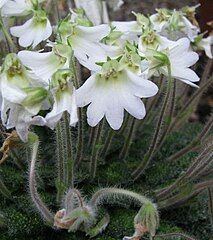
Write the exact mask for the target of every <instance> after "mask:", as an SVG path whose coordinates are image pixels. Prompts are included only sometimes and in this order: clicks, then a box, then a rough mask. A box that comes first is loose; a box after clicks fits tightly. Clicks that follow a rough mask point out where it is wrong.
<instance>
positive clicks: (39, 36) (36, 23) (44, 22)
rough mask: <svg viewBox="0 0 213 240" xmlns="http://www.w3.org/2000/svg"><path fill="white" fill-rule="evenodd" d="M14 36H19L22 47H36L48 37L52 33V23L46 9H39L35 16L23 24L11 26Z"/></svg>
mask: <svg viewBox="0 0 213 240" xmlns="http://www.w3.org/2000/svg"><path fill="white" fill-rule="evenodd" d="M10 32H11V34H12V35H13V36H15V37H18V38H19V44H20V45H21V46H22V47H29V46H31V45H32V47H33V48H35V47H36V46H37V45H38V44H39V43H40V42H42V41H44V40H46V39H48V38H49V37H50V35H51V34H52V27H51V24H50V22H49V20H48V18H47V17H46V13H45V12H44V11H38V12H36V14H35V15H34V17H33V18H31V19H29V20H28V21H27V22H25V23H24V24H23V25H22V26H15V27H11V28H10Z"/></svg>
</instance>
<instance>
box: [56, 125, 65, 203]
mask: <svg viewBox="0 0 213 240" xmlns="http://www.w3.org/2000/svg"><path fill="white" fill-rule="evenodd" d="M61 125H62V124H61V121H60V122H59V123H58V124H57V125H56V128H55V143H56V168H57V180H56V188H57V197H56V199H57V202H58V203H60V202H61V198H62V196H63V194H64V190H65V182H64V166H63V165H64V162H65V160H64V157H65V156H64V154H63V153H62V152H63V140H62V138H63V136H62V129H61V127H62V126H61Z"/></svg>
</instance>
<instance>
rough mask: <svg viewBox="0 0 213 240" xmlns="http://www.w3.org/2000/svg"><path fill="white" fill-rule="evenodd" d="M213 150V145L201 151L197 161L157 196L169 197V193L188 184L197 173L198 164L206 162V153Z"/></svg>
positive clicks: (159, 197)
mask: <svg viewBox="0 0 213 240" xmlns="http://www.w3.org/2000/svg"><path fill="white" fill-rule="evenodd" d="M211 150H212V146H210V147H208V148H206V149H205V150H204V151H203V152H201V154H200V155H199V156H198V157H197V158H196V159H195V161H194V162H193V163H192V164H191V166H190V167H189V168H188V169H187V170H186V172H185V173H184V174H183V175H182V176H180V177H179V178H178V179H177V180H176V181H175V182H174V183H173V184H171V185H170V186H169V187H167V188H165V189H162V190H161V191H159V192H158V193H157V195H156V197H157V198H158V199H164V198H166V197H168V196H169V195H171V194H172V193H173V192H174V191H175V190H176V188H179V186H181V185H182V186H183V185H186V184H187V183H188V182H189V180H190V178H192V177H193V176H194V175H195V173H196V171H195V170H198V166H199V165H200V163H201V162H202V166H203V164H204V163H203V159H204V158H205V157H206V155H208V154H209V151H210V152H211ZM210 158H211V156H210ZM205 162H206V161H205ZM207 162H208V160H207ZM199 169H200V168H199Z"/></svg>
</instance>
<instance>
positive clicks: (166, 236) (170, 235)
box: [156, 232, 196, 240]
mask: <svg viewBox="0 0 213 240" xmlns="http://www.w3.org/2000/svg"><path fill="white" fill-rule="evenodd" d="M174 237H178V238H179V237H180V238H181V239H185V240H196V238H194V237H191V236H189V235H188V234H185V233H180V232H174V233H166V234H158V235H156V238H160V239H173V238H174Z"/></svg>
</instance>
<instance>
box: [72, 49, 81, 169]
mask: <svg viewBox="0 0 213 240" xmlns="http://www.w3.org/2000/svg"><path fill="white" fill-rule="evenodd" d="M69 67H70V69H71V71H72V73H73V81H74V85H75V87H76V88H79V87H80V85H81V66H80V64H79V63H78V62H76V59H75V56H74V54H73V52H72V55H71V58H70V66H69ZM78 119H79V121H78V139H77V143H76V154H75V162H74V164H75V167H76V168H78V167H79V165H80V163H81V161H82V159H83V152H84V113H83V109H82V108H79V109H78Z"/></svg>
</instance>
